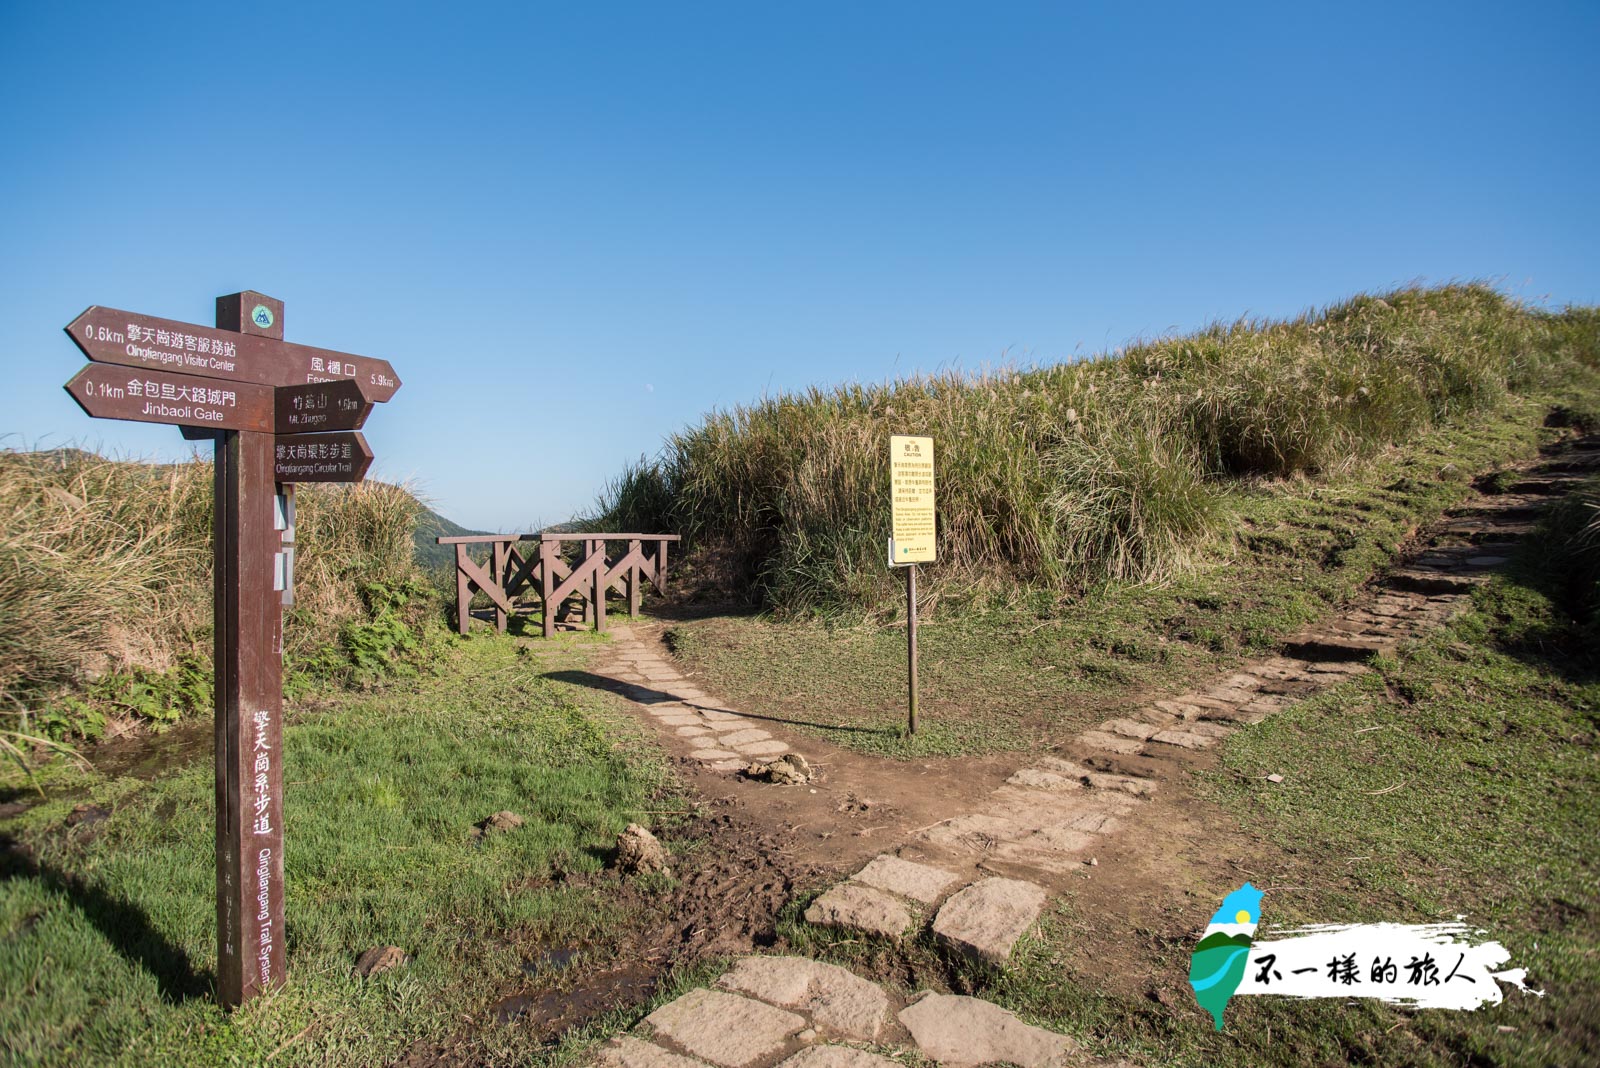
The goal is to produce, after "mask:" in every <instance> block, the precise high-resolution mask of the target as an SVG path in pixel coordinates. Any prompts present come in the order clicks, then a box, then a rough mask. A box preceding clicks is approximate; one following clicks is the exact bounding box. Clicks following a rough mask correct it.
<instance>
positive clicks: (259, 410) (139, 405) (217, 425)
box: [65, 363, 274, 434]
mask: <svg viewBox="0 0 1600 1068" xmlns="http://www.w3.org/2000/svg"><path fill="white" fill-rule="evenodd" d="M65 388H66V391H67V392H68V393H70V394H72V399H73V400H75V401H77V402H78V406H79V407H81V408H82V409H83V410H84V411H85V412H88V413H89V414H90V415H92V416H94V417H95V418H96V419H132V420H134V421H136V422H140V423H174V424H181V425H183V426H197V427H208V428H211V429H215V430H254V431H260V432H263V433H267V434H270V433H272V425H273V408H274V396H273V390H272V389H271V388H270V387H268V386H257V385H252V384H250V383H248V382H221V381H218V380H217V379H215V378H197V377H196V376H194V375H180V374H173V373H172V372H170V371H141V370H132V369H129V368H126V367H114V366H111V365H110V364H103V363H91V364H89V365H88V366H87V367H85V368H84V369H83V370H81V371H79V372H78V373H77V374H75V375H73V376H72V380H71V381H69V382H68V383H67V384H66V387H65Z"/></svg>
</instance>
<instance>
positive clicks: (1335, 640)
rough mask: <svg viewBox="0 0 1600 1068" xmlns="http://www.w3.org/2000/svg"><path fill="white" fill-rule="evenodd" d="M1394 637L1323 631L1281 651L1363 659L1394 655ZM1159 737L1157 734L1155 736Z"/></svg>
mask: <svg viewBox="0 0 1600 1068" xmlns="http://www.w3.org/2000/svg"><path fill="white" fill-rule="evenodd" d="M1399 646H1400V639H1399V638H1397V637H1384V638H1380V637H1372V636H1368V635H1362V634H1339V633H1336V632H1330V631H1324V632H1321V633H1318V634H1309V635H1306V636H1304V637H1300V638H1295V639H1292V640H1291V641H1289V642H1287V643H1285V644H1284V647H1283V649H1284V652H1286V653H1288V654H1289V655H1290V656H1298V657H1300V658H1301V659H1303V660H1365V659H1366V658H1367V657H1369V656H1393V655H1394V651H1395V650H1396V649H1397V648H1399ZM1156 737H1157V738H1160V735H1157V736H1156Z"/></svg>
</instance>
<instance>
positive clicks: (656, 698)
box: [543, 671, 900, 735]
mask: <svg viewBox="0 0 1600 1068" xmlns="http://www.w3.org/2000/svg"><path fill="white" fill-rule="evenodd" d="M543 677H544V678H547V679H550V680H551V681H553V682H565V683H570V684H571V685H573V686H587V687H588V688H589V689H591V690H605V691H606V692H608V693H616V694H621V695H622V696H624V697H626V698H628V699H629V700H630V701H633V702H634V703H636V704H641V705H665V704H677V703H680V702H681V703H683V704H688V705H693V706H695V707H696V708H702V709H706V710H708V711H712V712H733V713H735V714H737V715H739V716H742V717H743V718H745V719H758V720H761V721H763V722H765V723H782V724H786V725H788V726H791V727H812V728H815V729H816V730H822V731H837V732H839V733H841V734H877V735H897V734H899V733H900V732H899V729H898V728H895V727H845V726H840V725H839V724H836V723H818V722H816V721H814V720H809V719H787V718H785V717H783V716H767V715H762V714H761V713H759V712H746V711H744V710H743V709H738V708H723V707H722V706H720V705H717V704H713V703H711V702H709V701H704V700H692V699H690V698H686V697H679V696H678V695H677V694H675V693H672V692H671V691H670V690H657V689H652V688H651V687H649V686H641V685H639V684H637V683H632V682H623V681H622V680H621V679H613V678H609V677H608V676H605V675H596V674H594V673H593V672H590V671H549V672H546V673H545V674H544V676H543Z"/></svg>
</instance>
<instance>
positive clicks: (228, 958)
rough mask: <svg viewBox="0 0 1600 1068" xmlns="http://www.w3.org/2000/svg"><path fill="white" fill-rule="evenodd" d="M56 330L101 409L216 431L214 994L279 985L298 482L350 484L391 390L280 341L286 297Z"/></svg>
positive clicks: (235, 300) (251, 992)
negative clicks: (289, 614)
mask: <svg viewBox="0 0 1600 1068" xmlns="http://www.w3.org/2000/svg"><path fill="white" fill-rule="evenodd" d="M66 331H67V334H68V336H69V337H71V338H72V340H73V342H74V343H75V344H76V345H77V346H78V348H79V349H81V350H83V354H84V355H85V356H88V357H89V359H90V360H91V361H92V362H91V363H90V364H89V365H88V366H87V367H85V368H83V370H81V371H79V372H78V373H77V374H76V375H74V376H73V378H72V380H71V381H69V382H68V383H67V384H66V390H67V392H68V393H70V394H71V395H72V399H73V400H75V401H77V402H78V404H79V405H80V406H81V407H82V408H83V410H84V411H85V412H87V413H88V414H89V415H91V416H93V417H95V418H97V419H129V420H134V421H137V422H145V423H168V424H172V425H175V426H179V427H181V428H182V429H183V432H184V436H185V437H188V438H212V439H214V440H215V442H216V483H215V494H216V520H215V526H214V546H213V548H214V551H215V555H216V566H215V571H216V587H215V601H214V605H215V616H216V618H215V628H214V630H215V635H216V639H215V641H216V647H215V658H214V659H215V670H216V679H215V681H216V705H215V707H216V782H217V789H216V804H217V853H216V855H217V993H218V997H219V998H220V1000H221V1001H222V1003H223V1004H224V1005H228V1006H236V1005H240V1004H242V1003H244V1002H245V1001H248V1000H249V999H250V998H253V997H255V996H256V995H258V994H260V993H262V992H263V991H265V990H266V989H267V988H268V987H271V986H273V985H275V984H277V983H281V982H282V981H283V980H284V972H285V965H284V945H285V941H284V921H283V900H284V886H283V744H282V742H283V606H284V604H287V603H290V601H291V599H292V597H293V587H294V484H295V483H297V482H359V481H361V479H362V478H364V477H365V475H366V473H367V468H368V467H369V466H371V464H372V450H370V449H369V448H367V442H366V439H365V438H364V437H362V435H361V434H360V433H359V430H360V428H361V426H362V425H363V424H364V423H365V422H366V418H367V415H368V413H370V412H371V411H372V405H373V404H374V403H375V402H381V401H386V400H388V399H389V398H390V397H392V396H394V394H395V391H396V390H398V389H399V388H400V378H399V376H398V375H396V374H395V372H394V368H393V367H391V366H389V364H388V363H387V362H385V361H383V360H378V359H373V358H372V357H370V356H352V355H350V354H349V353H346V352H335V351H333V350H331V349H318V348H312V347H311V346H309V345H294V344H291V343H289V342H287V341H284V340H283V302H282V301H279V300H275V299H273V298H272V297H268V296H264V295H262V294H260V293H255V292H249V291H247V292H244V293H234V294H232V295H230V296H226V297H218V298H217V325H216V327H215V328H213V327H206V326H196V325H195V324H193V323H180V322H174V321H173V320H171V319H158V318H155V317H154V316H149V315H139V314H136V313H133V312H123V311H117V310H116V309H114V308H100V307H93V308H90V309H89V310H88V311H86V312H84V313H83V314H82V315H80V316H78V317H77V318H76V319H74V320H73V321H72V322H71V323H69V324H68V325H67V327H66Z"/></svg>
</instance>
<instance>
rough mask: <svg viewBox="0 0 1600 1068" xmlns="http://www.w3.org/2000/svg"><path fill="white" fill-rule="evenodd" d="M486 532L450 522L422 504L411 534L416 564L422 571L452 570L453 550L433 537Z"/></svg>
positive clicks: (450, 536)
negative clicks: (414, 530) (415, 526)
mask: <svg viewBox="0 0 1600 1068" xmlns="http://www.w3.org/2000/svg"><path fill="white" fill-rule="evenodd" d="M488 533H491V531H487V530H469V529H467V528H466V527H464V526H462V525H460V524H459V523H452V522H451V521H450V520H448V519H446V518H445V517H444V516H442V515H440V514H439V513H438V512H435V511H434V510H433V509H431V508H429V507H428V506H427V505H422V506H421V512H420V513H419V514H418V516H417V529H416V532H415V533H414V534H413V535H412V541H413V543H414V544H415V546H416V554H417V564H418V566H420V567H421V568H422V569H423V570H424V571H430V572H431V571H437V570H439V569H440V568H444V569H447V570H451V571H453V570H454V568H455V560H456V554H455V552H454V551H453V550H452V549H451V548H450V547H449V546H448V545H440V544H439V543H438V542H436V541H435V540H434V539H435V538H460V537H466V536H467V535H470V534H488Z"/></svg>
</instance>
